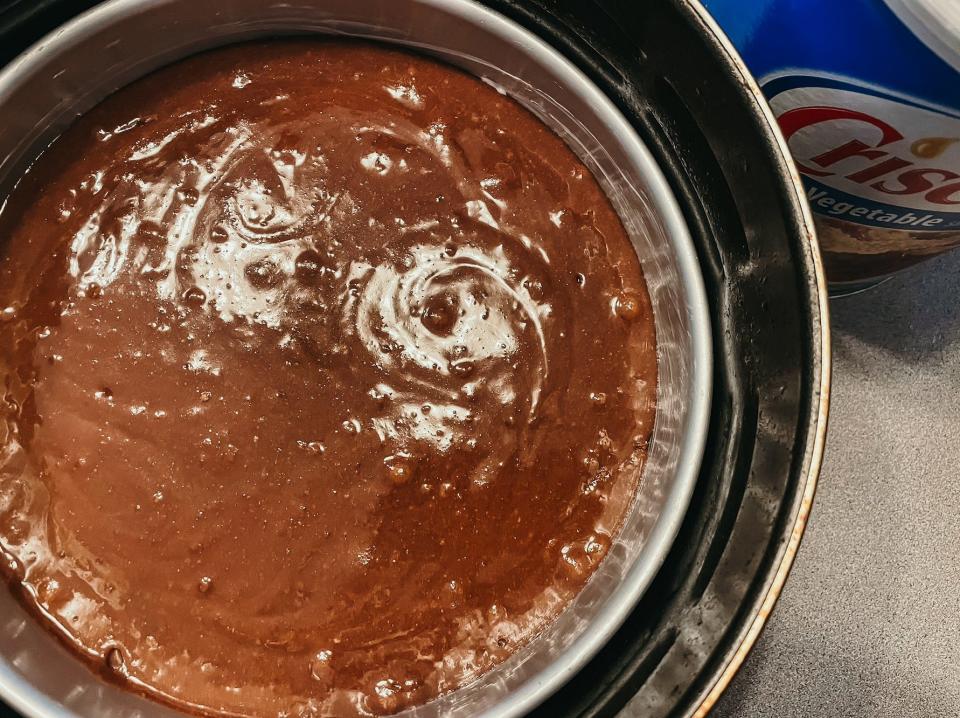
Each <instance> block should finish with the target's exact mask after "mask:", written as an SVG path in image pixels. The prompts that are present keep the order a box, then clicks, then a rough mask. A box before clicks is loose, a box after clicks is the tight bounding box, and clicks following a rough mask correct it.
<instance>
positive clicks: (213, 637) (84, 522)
mask: <svg viewBox="0 0 960 718" xmlns="http://www.w3.org/2000/svg"><path fill="white" fill-rule="evenodd" d="M0 230H2V235H0V237H2V239H0V242H2V244H0V310H2V311H0V392H2V393H0V396H2V399H3V402H2V405H0V406H2V409H0V415H2V418H3V421H2V422H0V542H2V545H3V548H4V550H5V552H6V555H7V557H8V562H9V563H10V571H11V576H12V579H13V581H14V583H15V585H16V586H18V587H21V588H22V589H23V593H24V597H25V600H26V601H27V602H28V603H29V604H31V605H32V606H33V607H34V608H36V609H37V610H38V614H39V615H40V616H41V620H44V621H47V622H49V625H50V626H51V627H52V628H55V629H56V631H57V632H58V633H60V634H61V636H62V637H63V638H64V639H65V640H66V641H68V642H69V643H70V644H71V645H73V646H74V647H75V648H76V649H78V650H79V651H82V652H83V653H85V654H86V655H87V656H89V657H90V658H91V659H92V660H95V661H97V662H98V663H99V664H100V665H101V666H103V667H104V670H107V671H109V672H111V673H113V674H114V677H115V678H116V679H117V680H121V681H129V682H130V683H131V684H132V685H133V686H135V687H137V688H138V689H140V690H144V691H146V692H148V693H150V694H152V695H154V696H155V697H159V698H162V699H164V700H167V701H171V702H173V703H175V704H178V705H181V706H188V707H189V706H192V707H193V708H195V709H198V710H204V711H210V712H214V713H216V712H228V713H235V714H241V715H249V716H271V717H272V716H320V715H323V716H326V715H332V716H353V715H368V714H384V713H391V712H395V711H397V710H401V709H403V708H404V707H407V706H410V705H413V704H417V703H421V702H424V701H426V700H428V699H430V698H431V697H433V696H436V695H437V694H439V693H442V692H445V691H450V690H453V689H455V688H456V687H458V686H460V685H463V684H464V683H466V682H468V681H470V680H471V679H472V678H475V677H476V676H477V675H479V674H480V673H481V672H483V671H485V670H487V669H489V668H490V667H491V666H493V665H495V664H496V663H498V662H500V661H502V660H504V659H505V658H507V657H508V656H509V655H510V654H511V653H512V652H514V651H515V650H516V649H517V648H518V647H519V646H520V645H522V644H523V643H524V642H526V641H528V640H529V639H530V638H532V637H533V636H534V635H535V634H536V633H537V631H538V630H539V629H540V628H542V627H543V625H544V624H545V623H546V622H548V621H549V620H550V619H551V618H552V617H553V616H555V615H556V613H557V612H558V611H559V610H561V609H562V607H563V606H564V605H565V603H566V602H568V601H569V599H570V598H572V597H573V596H574V595H575V594H576V592H577V591H578V590H579V589H580V588H581V587H582V585H583V584H584V582H585V581H586V580H587V578H588V577H589V576H590V574H591V572H592V571H593V569H594V568H595V567H596V565H597V564H598V562H599V561H600V560H601V559H602V558H603V556H604V555H605V553H606V551H607V549H608V547H609V546H610V543H611V540H612V537H614V536H615V534H616V530H617V528H618V526H619V524H620V522H621V520H622V518H623V515H624V513H625V511H626V510H627V508H628V507H629V504H630V501H631V499H632V497H633V495H634V493H635V490H636V487H637V482H638V481H639V476H640V470H641V466H642V463H643V460H644V458H645V455H646V442H647V440H648V437H649V434H650V430H651V427H652V423H653V418H654V412H655V407H654V399H655V394H656V355H655V339H654V330H653V321H652V316H651V310H650V306H649V300H648V297H647V292H646V288H645V285H644V282H643V278H642V275H641V271H640V267H639V263H638V261H637V258H636V256H635V253H634V251H633V249H632V246H631V244H630V243H629V241H628V239H627V237H626V235H625V233H624V230H623V227H622V225H621V224H620V222H619V220H618V218H617V216H616V214H615V213H614V211H613V210H612V208H611V206H610V205H609V203H608V201H607V199H606V198H605V196H604V195H603V193H602V191H601V190H600V188H599V187H598V185H597V183H596V181H595V180H594V179H593V177H592V176H591V175H590V173H589V172H588V171H587V170H586V168H585V167H584V166H583V165H582V164H581V163H580V162H579V161H578V160H577V159H576V157H575V156H574V155H573V154H572V153H571V152H570V151H569V149H568V148H567V147H566V146H565V145H564V144H563V142H562V141H561V140H560V139H559V138H558V137H557V136H555V135H554V134H553V133H552V132H551V131H550V130H549V129H547V128H546V127H545V126H544V125H542V124H541V123H540V122H539V121H538V120H537V119H535V118H534V117H533V116H532V115H530V114H528V113H527V112H526V111H525V110H524V109H522V108H521V107H520V106H519V105H517V104H516V103H515V102H513V101H512V100H510V99H508V98H506V97H504V96H502V95H500V94H498V93H497V92H496V91H495V90H494V89H492V88H490V87H488V86H486V85H484V84H482V83H481V82H479V81H478V80H476V79H474V78H472V77H469V76H467V75H464V74H461V73H460V72H458V71H456V70H453V69H451V68H449V67H447V66H444V65H441V64H439V63H436V62H434V61H432V60H428V59H425V58H420V57H417V56H414V55H410V54H406V53H403V52H398V51H392V50H388V49H385V48H379V47H376V46H369V45H358V44H346V43H321V42H310V41H282V42H275V43H267V44H260V45H244V46H237V47H233V48H229V49H225V50H219V51H215V52H212V53H208V54H205V55H201V56H198V57H195V58H192V59H189V60H186V61H183V62H181V63H178V64H176V65H174V66H172V67H170V68H167V69H165V70H162V71H161V72H159V73H157V74H154V75H152V76H150V77H149V78H147V79H145V80H142V81H140V82H138V83H136V84H134V85H132V86H130V87H128V88H126V89H124V90H122V91H120V92H119V93H117V94H116V95H114V96H112V97H111V98H109V99H108V100H107V101H105V102H104V103H103V104H101V105H100V106H99V107H97V108H96V109H95V110H93V111H91V112H90V113H89V114H87V115H86V116H84V117H83V118H82V119H81V120H80V121H79V122H78V123H77V124H76V125H75V126H74V127H72V128H71V129H70V130H69V131H68V132H67V133H66V134H65V135H64V136H63V137H62V138H61V139H60V140H58V141H57V142H56V143H55V144H54V146H53V147H52V148H51V149H50V150H48V151H47V152H46V153H45V154H44V155H43V156H42V157H41V158H40V159H39V160H38V162H37V163H36V165H35V166H34V168H33V169H32V170H31V171H30V172H29V173H28V174H27V176H26V177H25V178H24V180H23V181H22V182H21V184H20V186H19V187H18V188H17V190H16V191H15V192H14V194H13V196H12V197H11V198H10V200H9V202H8V203H7V204H6V206H5V208H4V210H3V212H2V215H0Z"/></svg>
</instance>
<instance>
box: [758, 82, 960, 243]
mask: <svg viewBox="0 0 960 718" xmlns="http://www.w3.org/2000/svg"><path fill="white" fill-rule="evenodd" d="M782 79H783V78H781V80H780V81H779V83H778V84H779V86H780V87H781V88H783V81H782ZM810 79H811V80H813V83H817V82H818V80H817V79H816V78H810ZM792 80H793V81H794V82H795V83H796V86H793V87H789V88H783V89H781V91H779V92H777V93H776V94H775V95H774V96H773V97H771V98H770V106H771V107H772V108H773V111H774V114H775V115H776V117H777V120H778V122H779V123H780V127H781V129H782V130H783V134H784V136H785V137H786V139H787V144H788V145H789V147H790V151H791V153H792V154H793V157H794V160H795V161H796V163H797V166H798V168H799V170H800V172H801V174H802V175H803V176H804V181H805V182H806V184H807V190H808V197H809V198H810V200H811V205H812V206H813V209H814V211H816V212H817V213H819V214H823V215H828V216H836V217H842V218H844V219H849V220H851V221H854V222H858V223H861V224H867V225H870V226H875V227H888V228H903V229H910V230H912V231H913V230H920V231H944V230H952V229H960V117H957V116H955V115H953V114H951V113H950V111H948V110H941V109H939V108H934V107H930V106H926V105H923V103H920V102H917V101H913V100H910V99H909V98H901V97H894V96H892V95H889V94H885V93H883V92H880V91H877V90H874V89H872V88H864V89H863V91H857V90H856V89H852V88H850V87H849V84H848V83H840V82H837V83H836V84H837V85H845V86H842V87H838V86H832V87H831V86H818V85H817V84H814V85H813V86H803V85H802V82H803V80H804V78H803V77H802V76H798V77H796V78H792ZM819 82H825V81H823V80H820V81H819ZM813 83H811V84H813Z"/></svg>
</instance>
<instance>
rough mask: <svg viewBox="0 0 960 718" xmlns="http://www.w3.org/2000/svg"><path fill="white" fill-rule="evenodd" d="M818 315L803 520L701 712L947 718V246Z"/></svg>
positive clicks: (959, 429) (958, 576)
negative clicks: (817, 453) (780, 586)
mask: <svg viewBox="0 0 960 718" xmlns="http://www.w3.org/2000/svg"><path fill="white" fill-rule="evenodd" d="M832 314H833V322H832V323H833V348H834V373H833V401H832V405H831V412H830V432H829V435H828V440H827V452H826V459H825V462H824V466H823V472H822V474H821V477H820V486H819V490H818V494H817V500H816V504H815V506H814V511H813V514H812V517H811V523H810V525H809V528H808V530H807V534H806V537H805V539H804V542H803V545H802V547H801V549H800V553H799V555H798V557H797V562H796V564H795V567H794V570H793V573H792V575H791V577H790V580H789V581H788V582H787V585H786V588H785V590H784V592H783V595H782V597H781V599H780V602H779V605H778V606H777V608H776V610H775V611H774V613H773V616H772V617H771V619H770V622H769V624H768V626H767V629H766V631H765V632H764V634H763V635H762V636H761V638H760V640H759V642H758V643H757V646H756V648H755V650H754V652H753V653H752V655H751V656H750V657H749V658H748V659H747V662H746V664H745V666H744V667H743V669H742V671H741V672H740V674H739V675H738V676H737V677H736V679H735V680H734V682H733V684H732V685H731V687H730V689H729V690H728V692H727V694H726V695H725V696H724V698H723V699H722V700H721V702H720V704H719V706H718V707H717V709H716V710H715V711H714V713H713V718H954V717H956V716H960V253H955V254H953V255H948V256H945V257H940V258H938V259H935V260H932V261H931V262H929V263H927V264H921V265H920V266H918V267H915V268H913V269H911V270H908V271H907V272H904V273H902V274H900V275H898V276H896V277H895V278H893V279H891V280H889V281H888V282H887V283H886V284H884V285H882V286H880V287H877V288H876V289H873V290H871V291H869V292H866V293H864V294H860V295H857V296H854V297H848V298H845V299H839V300H835V301H834V302H833V304H832ZM631 718H633V717H631ZM636 718H641V717H639V716H637V717H636Z"/></svg>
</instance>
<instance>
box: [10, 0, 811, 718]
mask: <svg viewBox="0 0 960 718" xmlns="http://www.w3.org/2000/svg"><path fill="white" fill-rule="evenodd" d="M201 1H203V2H216V1H222V2H229V0H201ZM94 4H95V3H94V2H91V1H90V0H14V1H13V2H9V1H7V2H3V0H0V65H2V64H5V63H7V62H9V61H10V60H11V59H12V58H14V57H15V56H16V55H17V54H18V53H19V52H21V51H22V50H24V49H25V48H26V47H28V46H29V45H31V44H32V43H33V42H35V41H36V40H38V39H39V38H40V37H41V36H42V35H44V34H45V33H47V32H49V31H51V30H53V29H55V28H56V27H57V26H58V25H59V24H60V23H62V22H64V21H66V20H67V19H69V18H70V17H72V16H73V15H76V14H78V13H80V12H82V11H83V10H85V9H87V8H88V7H90V6H92V5H94ZM485 4H487V5H489V6H491V7H493V8H494V9H496V10H498V11H500V12H501V13H503V14H505V15H507V16H509V17H511V18H512V19H513V20H515V21H516V22H518V23H520V24H521V25H523V26H525V27H526V28H527V29H528V30H531V31H532V32H534V33H536V34H537V35H539V36H541V37H542V38H543V39H545V40H546V41H547V42H549V43H551V44H552V45H553V46H554V47H556V48H558V49H559V50H561V51H562V52H563V53H564V54H565V55H566V56H567V57H568V58H569V59H571V60H572V61H573V62H574V63H575V64H576V65H578V66H579V67H580V68H581V69H582V70H583V71H584V72H585V73H586V74H587V75H588V76H589V77H590V78H591V79H592V80H593V81H594V82H595V83H596V84H597V86H599V87H600V88H601V89H602V90H603V91H604V92H605V93H606V94H607V95H608V96H609V97H610V98H611V99H612V100H613V101H614V102H615V103H616V104H617V105H618V106H619V108H620V110H621V111H622V112H623V113H624V115H625V116H626V117H627V118H628V119H629V120H630V122H632V123H633V125H634V126H635V128H636V130H637V131H638V133H639V134H640V136H641V137H642V138H643V140H644V141H645V142H646V144H647V146H648V147H649V148H650V150H651V151H652V152H653V154H654V155H655V157H656V159H657V160H658V162H659V164H660V166H661V168H662V169H663V171H664V174H665V175H666V176H667V178H668V180H669V182H670V184H671V185H672V188H673V191H674V193H675V195H676V197H677V198H678V200H679V202H680V204H681V207H682V209H683V211H684V214H685V217H686V221H687V223H688V225H689V227H690V230H691V233H692V235H693V238H694V241H695V243H696V245H697V251H698V253H699V257H700V263H701V266H702V271H703V275H704V279H705V282H706V287H707V294H708V298H709V302H710V311H711V315H712V322H713V331H714V334H713V351H714V356H715V366H714V376H713V383H714V390H713V398H712V407H713V408H712V414H711V421H710V430H709V438H708V443H707V447H706V453H705V456H704V460H703V467H702V469H701V472H700V476H699V480H698V484H697V487H696V491H695V494H694V497H693V502H692V504H691V506H690V509H689V512H688V515H687V517H686V519H685V522H684V524H683V527H682V529H681V531H680V534H679V536H678V538H677V540H676V542H675V545H674V547H673V549H672V551H671V553H670V555H669V557H668V558H667V560H666V562H665V564H664V566H663V568H662V570H661V571H660V573H659V574H658V576H657V577H656V579H655V581H654V583H653V584H652V586H651V588H650V589H649V590H648V591H647V593H646V594H645V595H644V597H643V599H642V600H641V602H640V603H639V604H638V605H637V606H636V608H635V610H634V611H633V613H632V614H631V616H630V617H629V619H628V620H627V622H626V623H625V624H624V626H623V627H622V628H621V629H620V631H619V632H618V633H617V634H616V635H615V636H614V637H613V639H612V640H611V641H610V642H609V643H608V644H607V645H606V647H605V648H604V649H603V650H602V651H601V652H600V653H599V655H597V656H596V658H595V659H593V660H592V661H591V662H590V663H589V664H588V665H587V667H586V668H585V669H584V670H582V671H581V672H580V673H579V674H578V675H577V676H575V677H574V678H573V679H572V680H570V682H569V683H568V684H567V685H566V686H565V687H564V688H563V689H561V690H560V692H558V693H557V694H556V695H555V696H554V697H553V698H552V699H550V700H549V701H548V702H547V703H546V704H544V705H543V706H541V707H540V708H539V709H538V710H537V711H536V712H535V714H534V715H535V716H537V718H565V717H569V718H574V717H577V718H587V717H594V716H596V717H599V716H614V715H616V714H617V713H618V711H619V710H620V709H621V708H622V707H623V706H624V705H625V704H626V703H627V702H628V701H631V700H632V705H633V706H634V708H635V711H636V712H635V715H642V716H645V718H681V717H684V718H685V717H688V716H704V715H706V714H707V713H708V712H709V710H710V708H711V707H712V706H713V704H714V703H715V701H716V700H717V698H718V697H719V695H720V693H721V692H722V691H723V689H724V688H725V687H726V685H727V684H728V682H729V681H730V679H731V678H732V677H733V675H734V674H735V673H736V671H737V669H738V668H739V666H740V665H741V663H742V662H743V660H744V658H745V656H746V654H747V652H748V651H749V649H750V647H751V646H752V645H753V642H754V641H755V639H756V637H757V635H758V633H759V631H760V630H761V629H762V626H763V623H764V621H765V619H766V617H767V615H768V614H769V611H770V609H771V608H772V607H773V604H774V603H775V602H776V599H777V597H778V595H779V593H780V590H781V588H782V585H783V582H784V580H785V579H786V576H787V573H788V572H789V568H790V565H791V563H792V561H793V558H794V556H795V554H796V550H797V547H798V543H799V541H800V538H801V536H802V533H803V528H804V526H805V523H806V518H807V514H808V512H809V509H810V505H811V502H812V500H813V492H814V487H815V485H816V480H817V474H818V471H819V467H820V460H821V455H822V451H823V442H824V437H825V432H826V421H827V405H828V395H829V374H830V347H829V330H828V320H827V306H826V293H825V287H826V285H825V281H824V276H823V272H822V268H821V265H820V259H819V253H818V250H817V248H816V243H815V239H814V234H813V229H812V222H811V218H810V215H809V211H808V209H807V207H806V205H805V203H804V200H803V193H802V190H801V187H800V184H799V178H798V177H797V175H796V172H795V170H794V169H793V166H792V165H791V163H790V162H789V160H788V159H787V157H786V155H785V145H784V143H783V141H782V139H781V137H780V135H779V133H778V132H777V131H776V130H775V124H774V121H773V119H772V116H771V115H770V113H769V111H768V110H767V108H766V105H765V104H764V102H763V100H762V97H761V95H760V93H759V90H758V89H757V87H756V85H755V84H754V82H753V80H752V79H751V78H750V76H749V74H748V73H747V71H746V69H745V68H744V66H743V64H742V62H741V61H740V59H739V57H738V56H737V55H736V53H735V52H734V51H733V50H732V48H731V46H730V45H729V44H728V43H727V41H726V40H725V39H724V38H723V37H722V35H720V33H719V32H718V30H717V28H716V27H715V26H714V24H713V22H712V21H711V20H710V19H709V16H708V15H707V14H706V12H705V11H704V10H703V9H702V8H701V7H700V6H699V5H697V4H696V3H695V2H693V1H692V0H567V1H563V0H486V2H485ZM10 715H13V713H12V712H11V713H10Z"/></svg>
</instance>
